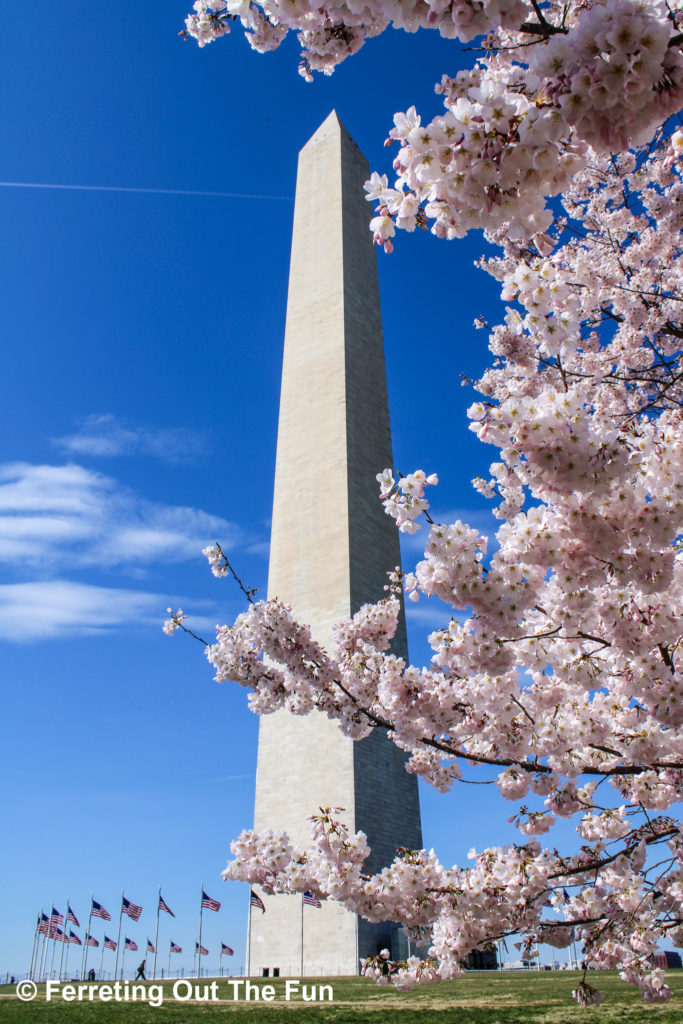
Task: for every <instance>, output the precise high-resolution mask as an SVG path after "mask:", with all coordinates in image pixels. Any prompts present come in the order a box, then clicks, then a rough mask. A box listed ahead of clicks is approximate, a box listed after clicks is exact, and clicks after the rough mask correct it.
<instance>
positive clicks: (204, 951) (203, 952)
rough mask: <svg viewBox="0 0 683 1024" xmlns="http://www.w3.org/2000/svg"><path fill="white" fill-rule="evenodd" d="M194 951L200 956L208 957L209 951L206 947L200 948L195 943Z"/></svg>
mask: <svg viewBox="0 0 683 1024" xmlns="http://www.w3.org/2000/svg"><path fill="white" fill-rule="evenodd" d="M194 951H195V953H199V955H200V956H208V955H209V951H208V949H207V948H206V946H200V945H199V943H198V942H195V944H194Z"/></svg>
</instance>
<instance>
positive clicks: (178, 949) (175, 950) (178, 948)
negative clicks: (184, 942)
mask: <svg viewBox="0 0 683 1024" xmlns="http://www.w3.org/2000/svg"><path fill="white" fill-rule="evenodd" d="M182 951H183V950H182V946H177V945H176V943H175V942H174V941H173V939H171V949H170V952H171V953H182Z"/></svg>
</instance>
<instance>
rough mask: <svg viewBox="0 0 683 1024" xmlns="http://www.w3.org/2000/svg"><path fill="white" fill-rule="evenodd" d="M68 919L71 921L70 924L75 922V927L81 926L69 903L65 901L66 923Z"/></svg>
mask: <svg viewBox="0 0 683 1024" xmlns="http://www.w3.org/2000/svg"><path fill="white" fill-rule="evenodd" d="M69 921H71V923H72V924H75V925H76V927H77V928H80V927H81V926H80V924H79V923H78V918H77V917H76V915H75V914H74V912H73V910H72V909H71V904H70V903H67V905H66V923H67V924H68V923H69Z"/></svg>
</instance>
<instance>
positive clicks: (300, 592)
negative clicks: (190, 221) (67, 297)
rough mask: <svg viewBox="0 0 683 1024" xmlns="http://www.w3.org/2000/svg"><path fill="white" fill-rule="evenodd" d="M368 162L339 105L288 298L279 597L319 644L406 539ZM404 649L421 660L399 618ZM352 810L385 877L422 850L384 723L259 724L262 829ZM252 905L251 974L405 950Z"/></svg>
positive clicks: (320, 138) (288, 899) (276, 567)
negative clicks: (385, 504) (383, 475)
mask: <svg viewBox="0 0 683 1024" xmlns="http://www.w3.org/2000/svg"><path fill="white" fill-rule="evenodd" d="M368 176H369V171H368V165H367V162H366V160H365V157H364V156H363V154H362V153H361V152H360V150H359V149H358V147H357V146H356V144H355V142H354V141H353V139H352V138H351V136H350V135H349V134H348V132H347V131H346V129H345V128H344V126H343V125H342V124H341V122H340V121H339V119H338V117H337V115H336V113H334V112H332V113H331V114H330V115H329V117H328V118H327V119H326V120H325V121H324V122H323V124H322V125H321V126H320V128H318V130H317V131H316V133H315V135H313V137H312V138H311V139H310V140H309V141H308V142H307V143H306V145H305V146H304V148H303V149H302V150H301V153H300V154H299V164H298V172H297V186H296V203H295V209H294V230H293V236H292V255H291V264H290V275H289V292H288V298H287V324H286V330H285V349H284V363H283V370H282V391H281V397H280V419H279V427H278V439H277V460H276V468H275V494H274V500H273V524H272V534H271V548H270V569H269V577H268V597H269V598H274V597H277V598H279V599H280V600H282V601H284V602H286V603H287V604H290V605H291V606H292V608H293V610H294V614H295V615H296V617H297V618H298V620H299V621H300V622H305V623H309V624H310V625H311V627H312V630H313V636H314V638H315V639H316V640H318V641H319V642H320V643H322V644H323V645H324V646H326V647H328V648H330V647H331V645H332V638H333V637H332V629H333V626H334V624H335V623H336V622H338V621H339V620H340V619H343V618H347V617H348V616H349V615H352V614H353V613H354V612H356V611H357V610H358V609H359V608H360V606H361V605H363V604H366V603H368V602H375V601H377V600H379V599H380V598H382V597H384V596H385V593H384V586H385V584H386V582H387V578H386V573H387V571H388V570H390V569H393V568H394V567H395V566H397V565H398V564H399V561H400V555H399V545H398V535H397V532H396V528H395V524H394V521H393V520H392V519H390V518H389V517H388V516H386V515H385V514H384V510H383V508H382V506H381V503H380V501H379V490H378V485H377V480H376V476H377V474H378V473H380V472H381V471H382V470H383V469H385V468H386V467H388V466H392V465H393V460H392V452H391V434H390V429H389V412H388V405H387V387H386V371H385V367H384V347H383V341H382V321H381V315H380V305H379V287H378V281H377V264H376V258H375V253H374V248H373V245H372V240H371V235H370V232H369V230H368V223H369V219H370V216H371V210H370V207H369V204H368V203H367V202H366V201H365V198H364V193H363V182H364V181H365V180H366V179H367V178H368ZM392 650H393V652H394V653H395V654H398V655H401V656H403V657H407V646H406V634H405V623H404V621H403V619H401V623H400V626H399V630H398V632H397V636H396V639H395V641H394V644H393V647H392ZM320 807H342V808H345V814H344V815H343V817H344V818H345V820H346V822H347V824H348V825H349V827H350V828H351V830H352V831H356V830H359V829H360V830H362V831H364V832H365V833H366V834H367V837H368V842H369V844H370V847H371V849H372V856H371V858H370V860H369V862H368V863H367V867H368V868H369V869H370V870H371V871H377V870H379V869H381V868H382V867H383V866H385V865H387V864H389V863H390V862H391V861H392V860H393V858H394V856H395V855H396V851H397V849H398V847H399V846H406V847H409V848H410V849H419V848H420V847H421V846H422V834H421V828H420V809H419V803H418V793H417V779H416V778H415V776H414V775H409V774H408V773H407V772H406V770H405V756H404V754H403V753H401V752H400V751H399V750H398V749H397V748H396V747H394V746H393V745H392V744H391V743H390V742H389V741H388V740H387V738H386V736H385V735H384V734H383V731H382V730H376V731H375V732H374V733H373V734H372V735H371V736H369V737H368V738H367V739H364V740H361V741H360V742H358V743H354V742H353V741H352V740H350V739H349V738H348V737H346V736H343V735H342V733H341V732H340V731H339V729H338V727H337V725H336V723H334V722H331V721H329V720H328V719H327V718H325V717H324V716H323V715H322V714H320V713H314V714H312V715H310V716H308V717H305V718H301V717H297V716H295V715H292V714H290V713H289V712H286V711H278V712H276V713H275V714H272V715H264V716H263V717H262V718H261V720H260V730H259V745H258V766H257V772H256V801H255V810H254V827H255V828H256V829H262V828H267V827H272V828H276V829H284V830H286V831H287V832H288V833H289V835H290V838H291V839H292V840H293V841H294V842H296V843H302V844H305V845H308V840H309V823H308V821H307V818H308V816H309V815H312V814H316V813H318V809H319V808H320ZM254 888H255V890H256V891H257V892H259V893H260V895H261V898H262V899H263V901H264V905H265V907H266V912H265V913H262V912H261V911H260V910H259V909H258V908H252V907H250V911H249V913H250V924H249V939H248V947H249V948H248V950H247V963H248V970H249V972H250V973H251V974H252V975H257V974H258V975H260V974H262V973H264V972H265V971H266V970H268V971H269V972H270V974H272V973H273V971H276V970H277V971H279V973H280V974H282V975H296V976H298V975H300V974H304V975H307V974H308V975H310V974H314V975H319V974H326V975H336V974H357V973H358V971H359V958H362V957H366V956H371V955H375V954H376V953H378V952H379V950H380V949H382V948H383V947H385V946H387V947H389V948H390V949H391V947H392V945H393V947H394V949H395V950H396V947H397V944H398V943H399V942H400V939H399V938H398V934H397V928H396V925H392V924H391V923H389V922H388V923H386V924H375V925H371V924H368V923H367V922H365V921H362V920H360V919H358V918H357V917H356V915H355V914H352V913H350V912H349V911H347V910H346V909H344V908H343V907H341V906H339V905H337V904H334V903H331V902H329V903H323V906H322V908H321V909H317V908H315V907H312V906H310V905H304V904H303V898H302V896H301V895H295V896H267V895H264V894H263V893H261V892H260V890H259V889H258V887H257V886H255V887H254Z"/></svg>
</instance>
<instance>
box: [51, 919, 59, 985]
mask: <svg viewBox="0 0 683 1024" xmlns="http://www.w3.org/2000/svg"><path fill="white" fill-rule="evenodd" d="M50 921H52V916H50ZM58 928H59V925H58V924H56V925H55V934H54V938H53V939H52V956H51V957H50V977H52V971H53V968H54V965H55V950H56V948H57V929H58ZM50 931H52V928H50Z"/></svg>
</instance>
